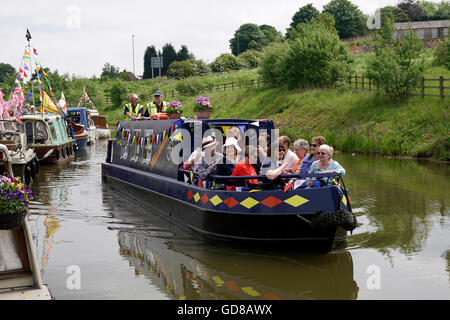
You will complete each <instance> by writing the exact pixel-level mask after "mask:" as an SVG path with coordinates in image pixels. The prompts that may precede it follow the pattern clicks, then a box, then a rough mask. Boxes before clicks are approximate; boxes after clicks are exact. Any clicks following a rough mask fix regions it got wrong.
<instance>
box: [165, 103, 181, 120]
mask: <svg viewBox="0 0 450 320" xmlns="http://www.w3.org/2000/svg"><path fill="white" fill-rule="evenodd" d="M183 109H184V108H183V105H182V104H181V102H180V101H172V102H171V103H169V105H168V106H167V107H166V109H165V113H167V115H168V116H169V119H180V118H181V114H182V113H183Z"/></svg>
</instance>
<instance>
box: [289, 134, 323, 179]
mask: <svg viewBox="0 0 450 320" xmlns="http://www.w3.org/2000/svg"><path fill="white" fill-rule="evenodd" d="M326 143H327V142H326V140H325V138H324V137H322V136H317V137H314V138H312V139H311V153H310V154H309V155H308V156H306V157H305V158H304V159H303V161H302V163H301V165H300V167H299V168H298V169H297V172H296V173H297V174H307V173H308V171H309V168H310V167H311V165H312V164H313V163H314V162H315V161H317V160H319V155H318V154H317V152H318V151H319V147H320V146H321V145H323V144H326Z"/></svg>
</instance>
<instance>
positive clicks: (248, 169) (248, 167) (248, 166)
mask: <svg viewBox="0 0 450 320" xmlns="http://www.w3.org/2000/svg"><path fill="white" fill-rule="evenodd" d="M244 155H245V158H244V160H241V161H239V162H238V164H236V166H235V167H234V170H233V173H232V176H241V177H242V176H256V175H257V174H256V171H255V169H254V168H253V165H252V163H256V158H257V152H256V148H255V147H253V146H246V147H245V154H244ZM248 181H249V182H250V183H254V184H256V183H258V180H257V179H249V180H248ZM227 190H230V189H229V187H227ZM231 190H236V189H235V188H234V187H232V188H231Z"/></svg>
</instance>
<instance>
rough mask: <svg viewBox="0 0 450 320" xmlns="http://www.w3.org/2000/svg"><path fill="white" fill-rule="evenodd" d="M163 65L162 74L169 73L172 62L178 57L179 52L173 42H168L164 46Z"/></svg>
mask: <svg viewBox="0 0 450 320" xmlns="http://www.w3.org/2000/svg"><path fill="white" fill-rule="evenodd" d="M162 57H163V67H162V69H161V72H162V75H165V74H166V73H167V69H168V68H169V66H170V64H171V63H172V62H173V61H175V60H176V59H177V52H176V51H175V48H174V47H173V45H172V44H171V43H166V44H165V45H164V47H163V48H162Z"/></svg>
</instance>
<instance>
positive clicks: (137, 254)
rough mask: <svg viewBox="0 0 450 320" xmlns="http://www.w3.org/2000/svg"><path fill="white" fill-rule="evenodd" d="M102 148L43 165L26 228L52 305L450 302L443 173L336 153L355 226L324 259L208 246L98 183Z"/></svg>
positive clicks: (449, 206) (427, 166)
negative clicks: (188, 301) (55, 302)
mask: <svg viewBox="0 0 450 320" xmlns="http://www.w3.org/2000/svg"><path fill="white" fill-rule="evenodd" d="M105 156H106V141H102V140H99V141H98V142H96V144H94V145H93V146H90V147H88V149H87V150H86V151H84V152H78V154H77V157H76V159H75V160H74V161H72V162H70V163H66V164H62V165H59V166H42V167H41V171H40V173H39V177H38V181H37V182H35V183H34V185H33V191H34V192H35V199H34V201H33V203H32V206H31V215H30V217H29V219H30V227H31V231H32V235H33V239H34V243H35V247H36V254H37V258H38V260H39V262H40V267H41V273H42V277H43V281H44V283H46V284H47V286H48V287H49V289H50V290H51V292H52V294H53V296H54V297H55V299H246V300H248V299H295V300H300V299H449V298H450V221H449V215H450V198H449V187H450V179H449V178H450V171H449V166H448V165H447V164H440V163H432V162H429V161H423V162H422V161H414V160H404V159H387V158H377V157H369V156H360V155H356V156H352V155H347V154H336V155H335V159H336V160H337V161H339V162H340V163H341V164H342V165H343V166H344V167H345V168H346V170H347V175H346V176H345V183H346V186H347V188H349V189H350V190H351V193H350V197H351V201H352V206H353V209H354V211H355V213H356V215H357V217H358V222H359V226H358V228H357V229H355V230H354V232H353V234H352V235H350V236H349V237H348V242H347V244H346V245H345V246H343V247H341V248H339V249H337V250H334V251H332V252H330V253H328V254H313V253H304V252H303V253H302V252H291V251H289V252H285V251H263V250H261V249H259V250H251V249H239V248H236V247H227V246H224V245H221V244H215V243H209V242H205V241H202V240H200V239H197V238H196V237H195V236H193V235H191V234H188V233H186V232H185V231H183V230H180V229H178V228H177V227H176V226H174V225H172V224H170V223H168V222H167V221H165V220H163V219H162V218H159V217H158V216H157V215H155V214H153V212H152V209H151V208H149V207H145V206H142V205H140V204H136V203H134V202H133V199H130V198H129V197H127V195H126V194H123V193H120V192H119V191H118V190H116V189H114V188H113V187H112V186H110V185H108V184H107V183H106V182H102V179H101V163H102V162H103V161H104V159H105Z"/></svg>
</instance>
